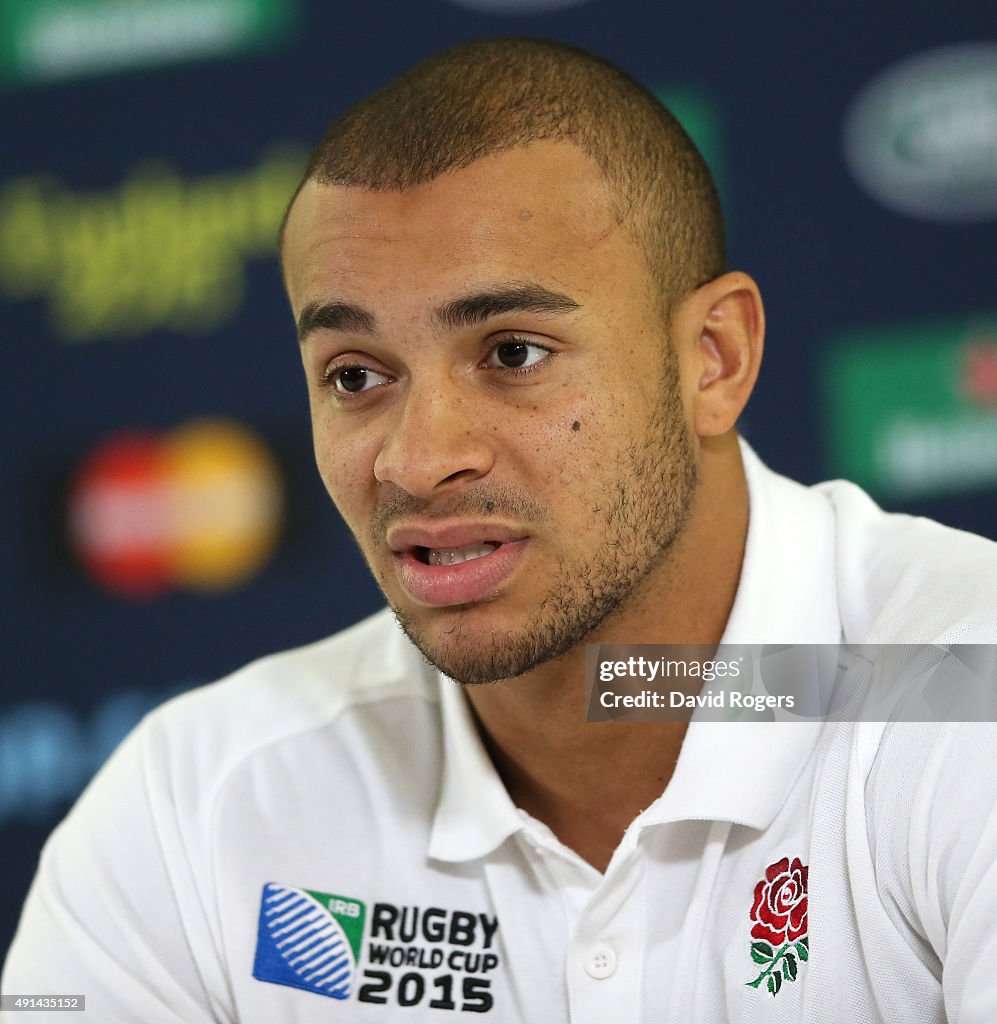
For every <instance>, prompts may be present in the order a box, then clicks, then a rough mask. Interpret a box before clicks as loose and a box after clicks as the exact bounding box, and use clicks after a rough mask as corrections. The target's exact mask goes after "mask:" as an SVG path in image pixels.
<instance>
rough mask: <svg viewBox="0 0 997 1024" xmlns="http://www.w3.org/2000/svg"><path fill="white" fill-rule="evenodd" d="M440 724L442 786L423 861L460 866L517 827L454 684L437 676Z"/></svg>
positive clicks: (519, 819) (518, 818)
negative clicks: (455, 863) (442, 862)
mask: <svg viewBox="0 0 997 1024" xmlns="http://www.w3.org/2000/svg"><path fill="white" fill-rule="evenodd" d="M437 675H438V677H439V686H440V711H441V716H442V719H443V785H442V788H441V790H440V798H439V803H438V804H437V806H436V816H435V818H434V819H433V829H432V833H431V835H430V838H429V856H430V857H433V858H435V859H436V860H445V861H464V860H473V859H474V858H476V857H484V856H485V855H486V854H489V853H491V852H492V850H494V849H495V848H496V847H498V846H499V845H501V844H502V843H503V842H504V841H505V840H506V839H507V838H508V837H509V836H511V835H512V834H513V833H514V832H516V831H517V830H518V829H520V828H522V827H523V824H524V817H523V815H522V814H521V813H520V811H519V810H518V808H517V807H516V805H515V804H514V803H513V802H512V798H511V797H510V796H509V794H508V792H507V791H506V788H505V786H504V785H503V784H502V780H501V779H500V778H499V776H498V772H496V771H495V767H494V765H493V764H492V762H491V758H489V756H488V752H487V751H486V750H485V747H484V744H483V743H482V742H481V737H480V735H479V734H478V729H477V726H476V725H475V723H474V719H473V717H472V715H471V708H470V705H469V704H468V701H467V697H466V696H465V695H464V691H463V690H462V688H461V686H460V684H459V683H455V682H454V681H453V680H452V679H448V678H447V677H446V676H444V675H443V674H442V673H437Z"/></svg>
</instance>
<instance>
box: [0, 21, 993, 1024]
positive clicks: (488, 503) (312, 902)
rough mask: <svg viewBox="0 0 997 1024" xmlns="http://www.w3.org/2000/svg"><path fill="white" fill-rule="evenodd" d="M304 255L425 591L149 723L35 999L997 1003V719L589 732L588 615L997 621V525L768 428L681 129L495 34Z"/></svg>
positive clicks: (602, 620) (342, 186) (67, 855)
mask: <svg viewBox="0 0 997 1024" xmlns="http://www.w3.org/2000/svg"><path fill="white" fill-rule="evenodd" d="M282 257H283V268H284V275H285V281H286V284H287V290H288V295H289V298H290V302H291V306H292V310H293V313H294V316H295V319H296V323H297V328H298V334H299V337H300V342H301V352H302V356H303V360H304V366H305V373H306V377H307V381H308V390H309V398H310V403H311V410H312V422H313V428H314V441H315V451H316V456H317V461H318V466H319V469H320V472H321V474H322V477H323V479H324V481H325V484H326V486H327V488H328V490H329V493H330V495H331V497H332V499H333V501H334V502H335V503H336V505H337V507H338V508H339V510H340V512H341V513H342V515H343V517H344V518H345V520H346V522H347V523H348V524H349V526H350V528H351V530H352V531H353V534H354V536H355V537H356V540H357V543H358V544H359V545H360V548H361V550H362V551H363V553H364V555H365V557H366V559H367V562H368V564H369V566H370V568H371V571H372V572H373V573H374V575H375V577H376V578H377V580H378V582H379V583H380V585H381V587H382V589H383V590H384V593H385V596H386V598H387V600H388V602H389V604H390V605H391V612H393V615H392V613H391V612H388V611H386V612H384V613H382V614H379V615H377V616H375V617H373V618H372V619H369V620H367V621H366V622H363V623H361V624H359V625H358V626H356V627H354V628H352V629H350V630H347V631H346V632H344V633H342V634H339V635H338V636H335V637H333V638H331V639H329V640H326V641H324V642H322V643H319V644H317V645H314V646H312V647H309V648H306V649H303V650H300V651H295V652H291V653H288V654H283V655H279V656H276V657H273V658H270V659H266V660H265V661H263V662H261V663H258V664H256V665H252V666H250V667H249V668H247V669H246V670H244V671H243V672H241V673H239V674H237V675H236V676H235V677H234V678H233V679H230V680H227V681H225V682H223V683H220V684H218V685H216V686H214V687H209V688H206V689H204V690H202V691H199V692H196V693H193V694H190V695H188V696H185V697H183V698H180V699H179V700H177V701H175V702H173V703H171V704H170V705H168V706H166V707H165V708H163V709H161V710H160V711H158V712H157V713H155V714H154V715H152V716H151V717H150V718H149V719H148V720H147V721H146V722H145V723H143V725H142V726H141V727H140V728H139V729H138V730H137V731H136V733H135V734H133V736H132V737H131V738H130V739H129V740H128V741H127V742H126V743H125V744H124V745H123V747H122V748H121V750H120V751H119V752H118V753H117V754H116V756H115V757H114V759H113V760H112V761H111V763H110V764H109V765H108V766H107V767H106V768H105V770H104V771H103V772H102V773H101V775H100V777H99V778H98V780H97V781H96V782H95V783H94V784H93V785H92V787H91V788H90V789H89V790H88V792H87V794H86V795H85V796H84V797H83V798H82V799H81V801H80V804H79V805H78V806H77V808H76V809H75V810H74V812H73V813H72V814H71V815H70V817H69V819H68V820H67V821H66V823H65V824H64V825H63V826H62V827H61V828H60V829H59V830H58V831H57V832H56V834H55V835H54V837H53V839H52V841H51V842H50V844H49V847H48V848H47V850H46V852H45V854H44V856H43V861H42V865H41V867H40V871H39V876H38V879H37V881H36V883H35V887H34V889H33V890H32V894H31V896H30V898H29V901H28V905H27V908H26V911H25V915H24V919H23V921H22V925H21V929H20V931H19V934H18V938H17V940H16V941H15V946H14V949H13V951H12V953H11V956H10V960H9V962H8V966H7V973H6V975H5V978H4V991H5V992H7V993H13V992H28V991H32V992H53V991H56V990H58V991H62V992H79V993H84V994H85V995H86V996H87V1000H88V1002H87V1007H88V1009H90V1010H92V1012H93V1013H94V1015H95V1017H96V1018H97V1019H98V1020H100V1021H102V1022H105V1021H108V1022H110V1021H129V1022H134V1021H137V1020H141V1021H149V1022H154V1021H170V1020H176V1021H185V1022H196V1021H241V1022H267V1024H270V1022H273V1021H282V1020H296V1021H319V1020H321V1021H329V1020H336V1019H339V1020H343V1021H351V1022H352V1021H368V1020H369V1021H413V1020H446V1019H450V1018H452V1017H453V1016H455V1015H458V1014H471V1013H475V1014H484V1015H490V1016H491V1018H492V1019H494V1020H497V1021H526V1022H538V1021H543V1022H548V1021H565V1020H571V1021H592V1022H600V1024H603V1022H605V1021H607V1020H614V1021H615V1020H618V1021H623V1020H627V1021H630V1020H632V1021H639V1020H645V1019H647V1020H652V1019H653V1020H659V1019H660V1020H669V1021H696V1022H710V1021H717V1022H720V1021H728V1020H737V1021H813V1020H818V1019H819V1020H827V1021H846V1020H847V1021H873V1020H907V1019H916V1020H919V1021H944V1020H952V1021H955V1020H958V1021H961V1022H976V1021H979V1022H983V1021H991V1020H993V1019H997V984H995V982H994V980H993V978H994V976H993V971H992V970H991V969H990V964H991V963H992V960H993V956H994V955H995V953H997V929H995V928H994V927H993V925H992V920H993V915H994V912H995V911H997V878H995V875H997V868H995V864H994V858H995V855H997V820H995V819H994V818H993V817H992V813H991V808H992V807H993V806H994V803H995V798H997V768H995V766H994V763H993V759H992V757H991V756H990V750H991V749H992V747H991V744H992V741H993V739H994V729H993V727H991V726H989V725H986V724H978V725H965V726H961V725H944V724H930V723H929V724H922V725H915V724H903V725H894V726H884V725H882V724H878V725H877V724H871V723H866V724H856V723H838V724H835V725H823V724H821V723H820V722H810V723H801V724H778V723H776V724H773V723H752V724H745V723H719V724H709V723H695V724H693V725H691V726H688V727H687V726H686V725H684V724H680V723H657V724H633V723H631V724H623V723H614V724H611V725H606V724H593V723H587V722H586V721H585V720H584V711H583V709H584V700H585V682H584V667H585V646H586V644H620V643H652V644H665V643H685V644H689V643H695V644H706V645H716V644H717V643H719V642H721V641H722V642H724V643H727V644H734V643H779V644H802V643H807V644H837V643H839V642H842V641H844V642H846V643H850V644H857V643H875V644H896V643H925V644H949V643H979V644H983V643H990V642H992V641H993V640H994V639H995V633H997V630H995V627H994V613H995V611H997V548H995V546H994V545H992V544H990V543H989V542H986V541H984V540H981V539H979V538H975V537H972V536H969V535H966V534H960V533H957V532H955V531H951V530H948V529H945V528H943V527H941V526H938V525H935V524H932V523H928V522H925V521H918V520H912V519H909V518H906V517H895V516H888V515H885V514H883V513H882V512H880V511H879V510H878V509H877V508H876V507H875V505H874V504H873V503H872V502H871V501H870V500H869V499H868V498H867V497H865V496H864V495H863V494H862V493H861V492H860V491H859V490H858V489H857V488H855V487H853V486H851V485H848V484H844V483H840V482H839V483H835V484H828V485H824V486H822V487H819V488H815V489H811V490H808V489H805V488H803V487H800V486H798V485H796V484H793V483H791V482H790V481H787V480H785V479H782V478H780V477H777V476H775V475H774V474H772V473H771V472H770V471H768V470H767V469H766V468H765V467H764V466H763V465H762V464H761V463H760V461H759V460H758V458H757V457H756V456H755V455H754V454H753V453H752V452H751V451H750V449H748V448H747V447H746V446H744V445H743V444H742V443H740V442H739V440H738V437H737V434H736V431H735V423H736V420H737V417H738V415H739V414H740V412H741V410H742V408H743V407H744V404H745V403H746V401H747V399H748V397H749V395H750V393H751V390H752V386H753V384H754V381H755V378H756V375H757V372H758V367H759V362H760V358H761V350H762V337H763V330H764V316H763V310H762V304H761V299H760V297H759V294H758V289H757V287H756V285H755V284H754V282H753V281H752V280H751V279H750V278H749V277H747V276H746V275H744V274H741V273H736V272H735V273H732V272H727V270H726V268H725V265H724V256H723V237H722V224H721V219H720V214H719V209H718V205H717V201H716V196H715V192H714V190H713V186H712V183H711V182H710V179H709V174H708V172H707V171H706V168H705V166H704V165H703V162H702V160H701V158H700V157H699V155H698V153H696V151H695V149H694V148H693V146H692V144H691V143H690V142H689V140H688V138H687V137H686V136H685V135H684V133H683V132H682V131H681V129H680V128H679V127H678V126H677V124H676V123H675V122H674V120H673V119H672V118H671V116H670V115H669V114H668V113H667V112H666V111H664V110H663V109H662V108H661V107H660V106H659V105H658V104H657V102H656V101H655V100H654V99H653V97H651V96H650V95H649V94H647V93H646V92H645V91H644V90H642V89H641V88H640V87H639V86H637V85H636V84H635V83H633V82H632V81H630V80H629V79H627V78H626V77H625V76H624V75H622V74H621V73H620V72H618V71H617V70H615V69H613V68H611V67H609V66H608V65H606V64H604V63H602V62H601V61H598V60H596V59H594V58H592V57H589V56H588V55H585V54H582V53H579V52H577V51H574V50H571V49H568V48H565V47H560V46H554V45H551V44H543V43H537V42H530V41H508V40H505V41H494V42H483V43H477V44H471V45H468V46H463V47H459V48H457V49H456V50H453V51H449V52H447V53H445V54H442V55H440V56H439V57H437V58H434V59H432V60H430V61H428V62H425V63H424V64H422V65H419V66H418V67H416V68H415V69H413V70H412V71H411V72H409V73H408V74H407V75H405V76H403V77H402V78H400V79H398V80H397V81H395V82H393V83H392V84H390V85H389V86H388V87H386V89H384V90H382V91H381V92H380V93H377V94H375V95H374V96H373V97H371V98H369V99H368V100H366V101H364V102H363V103H361V104H359V105H358V106H357V107H355V108H354V109H353V110H351V111H349V112H348V113H347V114H345V115H344V116H343V117H342V118H341V119H340V120H339V121H338V122H336V124H335V125H333V127H332V129H331V130H330V132H329V134H328V135H327V136H326V138H325V139H324V140H323V142H322V143H321V145H320V146H319V148H318V149H317V150H316V153H315V155H314V157H313V159H312V162H311V164H310V166H309V168H308V170H307V172H306V175H305V179H304V181H303V183H302V185H301V187H300V188H299V190H298V192H297V194H296V196H295V198H294V200H293V203H292V204H291V207H290V209H289V212H288V216H287V219H286V223H285V225H284V230H283V232H282ZM399 625H400V627H401V628H399ZM967 777H968V778H971V779H972V780H973V785H972V787H967V786H965V785H964V782H965V779H966V778H967ZM811 910H812V911H813V912H812V913H810V911H811Z"/></svg>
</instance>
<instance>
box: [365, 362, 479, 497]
mask: <svg viewBox="0 0 997 1024" xmlns="http://www.w3.org/2000/svg"><path fill="white" fill-rule="evenodd" d="M477 397H478V401H475V399H474V397H472V396H470V395H467V394H464V393H462V392H461V391H460V390H459V388H458V386H457V385H455V384H453V383H452V382H446V383H444V384H443V385H442V386H436V387H432V386H424V387H421V388H418V389H417V388H416V387H415V386H412V387H410V390H409V392H408V394H406V395H405V396H404V397H403V398H402V399H401V401H399V402H398V403H397V405H396V407H395V418H394V420H393V421H392V422H391V424H390V425H389V427H388V429H387V432H386V434H385V436H384V441H383V443H382V445H381V450H380V452H378V455H377V458H376V459H375V460H374V476H375V478H376V479H377V480H378V481H380V482H381V483H392V484H395V486H397V487H400V488H402V490H405V491H408V492H409V494H412V495H415V496H416V497H419V498H427V499H428V498H432V497H434V496H436V495H439V494H440V493H442V492H444V491H447V490H449V489H451V488H457V487H460V486H462V485H465V484H468V483H472V482H473V481H475V480H478V479H481V478H482V477H484V476H486V475H487V474H488V473H489V471H490V470H491V468H492V466H493V464H494V449H493V442H492V441H491V440H490V435H489V432H488V430H487V428H486V427H485V425H484V423H483V420H482V416H481V408H480V396H477Z"/></svg>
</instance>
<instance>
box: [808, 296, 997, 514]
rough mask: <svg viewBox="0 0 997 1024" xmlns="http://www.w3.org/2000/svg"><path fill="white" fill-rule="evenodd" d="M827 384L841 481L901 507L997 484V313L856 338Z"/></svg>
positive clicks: (834, 461) (842, 346) (845, 346)
mask: <svg viewBox="0 0 997 1024" xmlns="http://www.w3.org/2000/svg"><path fill="white" fill-rule="evenodd" d="M825 386H826V389H827V391H826V402H825V407H826V413H827V437H828V441H829V448H830V451H829V454H830V460H831V468H832V471H833V473H834V474H835V475H840V476H843V477H846V478H847V479H849V480H854V481H855V482H856V483H858V484H861V485H862V486H864V487H865V488H867V489H868V490H870V491H872V492H873V493H875V494H878V495H880V496H883V497H890V498H898V499H915V498H924V497H930V496H932V495H941V494H955V493H959V492H966V491H973V490H979V489H983V488H988V487H993V486H995V485H997V315H995V316H992V317H986V318H977V319H974V320H972V321H970V320H968V319H963V320H957V321H950V322H947V323H946V322H942V323H937V324H924V325H919V326H912V327H906V328H903V327H893V328H887V329H881V330H859V331H854V332H851V333H849V334H847V335H844V336H843V337H840V338H839V339H837V341H836V342H835V343H834V344H833V346H832V347H831V348H830V350H829V352H828V357H827V365H826V374H825Z"/></svg>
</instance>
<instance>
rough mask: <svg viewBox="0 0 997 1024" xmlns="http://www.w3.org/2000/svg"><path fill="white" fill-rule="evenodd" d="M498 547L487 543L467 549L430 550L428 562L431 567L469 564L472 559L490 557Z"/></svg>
mask: <svg viewBox="0 0 997 1024" xmlns="http://www.w3.org/2000/svg"><path fill="white" fill-rule="evenodd" d="M497 547H498V544H492V543H490V542H486V543H484V544H468V545H467V547H465V548H429V549H428V554H427V559H426V560H427V561H428V562H429V564H430V565H460V563H461V562H469V561H470V560H471V559H472V558H481V557H483V556H484V555H490V554H491V553H492V552H493V551H494V550H495V549H496V548H497Z"/></svg>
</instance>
